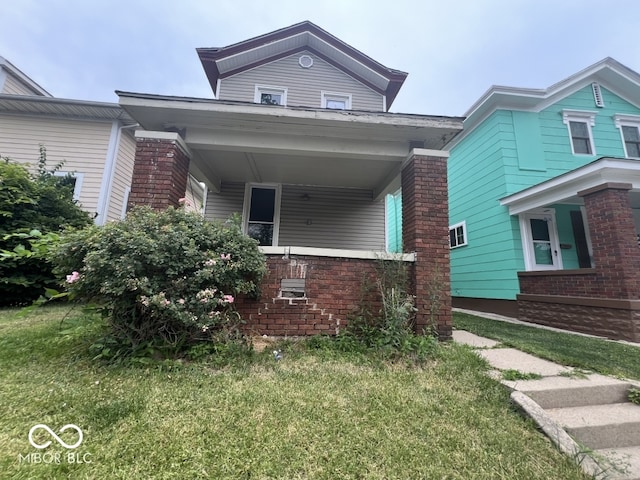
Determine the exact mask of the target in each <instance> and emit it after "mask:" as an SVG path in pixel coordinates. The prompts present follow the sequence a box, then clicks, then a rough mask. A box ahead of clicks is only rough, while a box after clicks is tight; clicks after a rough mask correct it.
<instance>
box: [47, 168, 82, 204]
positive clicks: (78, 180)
mask: <svg viewBox="0 0 640 480" xmlns="http://www.w3.org/2000/svg"><path fill="white" fill-rule="evenodd" d="M53 175H54V176H55V177H66V176H67V175H69V176H71V177H73V178H75V180H76V181H75V185H74V186H73V199H74V200H75V201H76V202H77V201H79V200H80V192H81V191H82V180H83V179H84V173H78V172H62V171H60V170H58V171H57V172H54V173H53Z"/></svg>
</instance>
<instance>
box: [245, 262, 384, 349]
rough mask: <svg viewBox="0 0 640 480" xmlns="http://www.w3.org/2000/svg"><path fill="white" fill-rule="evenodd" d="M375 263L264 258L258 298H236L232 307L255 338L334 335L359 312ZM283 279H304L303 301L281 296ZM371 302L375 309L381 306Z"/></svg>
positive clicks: (374, 300) (374, 299) (372, 278)
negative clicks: (366, 282)
mask: <svg viewBox="0 0 640 480" xmlns="http://www.w3.org/2000/svg"><path fill="white" fill-rule="evenodd" d="M376 262H377V260H362V259H352V258H332V257H313V256H299V255H295V256H293V255H292V256H291V257H289V258H285V257H282V256H275V255H269V256H268V257H267V265H268V273H267V275H266V276H265V278H264V280H263V282H262V292H261V297H260V299H258V300H254V299H249V298H242V297H241V298H238V300H237V303H236V308H237V309H238V312H239V313H240V315H241V316H242V318H243V319H244V320H245V321H246V322H247V323H246V325H245V331H246V332H247V333H249V334H252V335H255V334H258V335H265V334H266V335H279V336H280V335H292V336H295V335H314V334H320V333H324V334H331V335H334V334H336V333H337V332H338V331H339V330H340V329H341V328H344V327H345V326H346V324H347V321H348V317H349V316H350V315H351V314H353V313H354V312H356V311H357V309H358V307H359V305H360V302H361V297H362V285H363V280H364V279H365V278H366V279H368V280H367V281H369V282H372V281H374V280H375V272H376ZM283 278H304V279H305V281H306V290H305V293H306V295H305V297H306V298H292V299H284V298H280V281H281V280H282V279H283ZM369 300H370V301H373V306H374V311H378V310H379V309H380V307H381V304H380V301H379V299H376V298H374V297H370V298H369Z"/></svg>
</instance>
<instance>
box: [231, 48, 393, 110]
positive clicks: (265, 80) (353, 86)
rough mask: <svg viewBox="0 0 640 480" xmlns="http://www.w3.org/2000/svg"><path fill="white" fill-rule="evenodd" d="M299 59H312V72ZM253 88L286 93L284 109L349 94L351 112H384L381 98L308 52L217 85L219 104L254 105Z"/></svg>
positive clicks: (243, 73)
mask: <svg viewBox="0 0 640 480" xmlns="http://www.w3.org/2000/svg"><path fill="white" fill-rule="evenodd" d="M301 55H309V56H311V58H313V66H312V67H311V68H302V67H301V66H300V65H299V64H298V59H299V58H300V56H301ZM256 85H265V86H273V87H283V88H286V89H287V105H289V106H305V107H313V108H320V107H321V106H322V93H321V92H322V91H326V92H331V93H342V94H351V109H352V110H373V111H378V112H380V111H383V110H384V105H383V96H382V95H381V94H379V93H377V92H375V91H373V90H371V89H370V88H369V87H367V86H365V85H363V84H362V83H360V82H358V81H357V80H355V79H353V78H352V77H350V76H349V75H347V74H346V73H344V72H342V71H341V70H338V69H337V68H335V67H334V66H332V65H331V64H329V63H327V62H325V61H324V60H322V59H321V58H318V57H317V56H315V55H314V54H312V53H309V52H299V53H296V54H294V55H291V56H289V57H285V58H282V59H280V60H276V61H274V62H271V63H268V64H266V65H262V66H259V67H256V68H253V69H251V70H247V71H245V72H242V73H238V74H236V75H233V76H231V77H229V78H224V79H222V81H221V82H220V92H219V98H220V100H238V101H243V102H253V101H254V98H255V87H256Z"/></svg>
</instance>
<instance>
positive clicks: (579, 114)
mask: <svg viewBox="0 0 640 480" xmlns="http://www.w3.org/2000/svg"><path fill="white" fill-rule="evenodd" d="M596 115H597V112H589V111H585V110H562V123H564V124H565V125H566V126H567V132H568V133H569V144H570V145H571V153H573V154H574V155H586V156H590V157H592V156H595V155H596V145H595V142H594V141H593V130H592V129H591V127H593V126H595V124H596ZM571 122H576V123H584V124H586V125H587V132H588V133H589V145H590V147H591V153H576V151H575V150H574V148H573V136H572V135H571Z"/></svg>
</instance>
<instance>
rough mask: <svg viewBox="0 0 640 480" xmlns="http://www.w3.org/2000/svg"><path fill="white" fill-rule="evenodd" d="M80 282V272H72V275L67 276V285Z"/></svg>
mask: <svg viewBox="0 0 640 480" xmlns="http://www.w3.org/2000/svg"><path fill="white" fill-rule="evenodd" d="M78 280H80V274H79V273H78V272H71V275H67V283H73V282H77V281H78Z"/></svg>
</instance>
